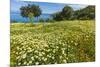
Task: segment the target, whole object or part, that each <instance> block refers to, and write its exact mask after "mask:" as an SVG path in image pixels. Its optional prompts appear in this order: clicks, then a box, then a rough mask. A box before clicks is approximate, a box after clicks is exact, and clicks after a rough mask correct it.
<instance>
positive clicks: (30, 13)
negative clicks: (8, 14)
mask: <svg viewBox="0 0 100 67" xmlns="http://www.w3.org/2000/svg"><path fill="white" fill-rule="evenodd" d="M20 11H21V16H22V17H29V18H30V21H32V17H38V16H40V15H41V9H40V8H39V6H37V5H34V4H33V5H30V4H28V6H22V7H21V8H20Z"/></svg>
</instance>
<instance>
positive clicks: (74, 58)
mask: <svg viewBox="0 0 100 67" xmlns="http://www.w3.org/2000/svg"><path fill="white" fill-rule="evenodd" d="M10 32H11V36H10V37H11V39H10V43H11V45H10V50H11V51H10V64H11V65H16V66H24V65H44V64H61V63H62V64H63V63H77V62H93V61H95V21H94V20H91V21H88V20H86V21H61V22H55V23H44V24H43V23H38V24H33V25H32V24H30V23H26V24H25V23H11V31H10Z"/></svg>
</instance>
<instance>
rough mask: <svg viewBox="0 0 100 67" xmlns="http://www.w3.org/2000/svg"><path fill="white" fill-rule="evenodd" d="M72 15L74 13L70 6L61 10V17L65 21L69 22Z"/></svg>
mask: <svg viewBox="0 0 100 67" xmlns="http://www.w3.org/2000/svg"><path fill="white" fill-rule="evenodd" d="M73 13H74V10H73V8H72V7H70V6H65V7H64V8H63V9H62V12H61V14H62V16H63V18H64V19H65V20H70V18H71V17H72V16H73Z"/></svg>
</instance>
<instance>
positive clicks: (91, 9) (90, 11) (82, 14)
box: [74, 6, 95, 20]
mask: <svg viewBox="0 0 100 67" xmlns="http://www.w3.org/2000/svg"><path fill="white" fill-rule="evenodd" d="M74 17H75V19H81V20H84V19H85V20H88V19H95V6H87V7H86V8H83V9H80V10H77V11H75V12H74Z"/></svg>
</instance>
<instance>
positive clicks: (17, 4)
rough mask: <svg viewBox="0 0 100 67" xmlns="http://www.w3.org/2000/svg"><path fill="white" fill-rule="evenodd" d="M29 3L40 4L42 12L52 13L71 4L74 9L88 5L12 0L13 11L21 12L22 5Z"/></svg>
mask: <svg viewBox="0 0 100 67" xmlns="http://www.w3.org/2000/svg"><path fill="white" fill-rule="evenodd" d="M28 4H35V5H39V7H40V9H41V10H42V13H45V14H52V13H55V12H58V11H61V10H62V9H63V8H64V6H65V5H68V6H71V7H72V8H73V9H74V10H78V9H82V8H85V7H86V6H87V5H75V4H73V5H72V4H62V3H46V2H34V1H33V2H32V1H29V2H26V1H20V0H11V13H20V8H21V6H27V5H28Z"/></svg>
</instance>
